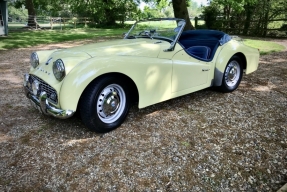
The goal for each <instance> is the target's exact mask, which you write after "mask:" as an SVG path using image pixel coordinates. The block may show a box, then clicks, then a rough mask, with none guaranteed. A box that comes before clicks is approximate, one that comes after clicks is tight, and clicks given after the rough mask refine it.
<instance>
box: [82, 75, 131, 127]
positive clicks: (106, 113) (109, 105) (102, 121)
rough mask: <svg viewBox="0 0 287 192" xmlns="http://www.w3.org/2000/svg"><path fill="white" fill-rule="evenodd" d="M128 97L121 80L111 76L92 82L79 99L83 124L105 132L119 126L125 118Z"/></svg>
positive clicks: (128, 103) (128, 105)
mask: <svg viewBox="0 0 287 192" xmlns="http://www.w3.org/2000/svg"><path fill="white" fill-rule="evenodd" d="M129 101H130V99H129V93H128V89H127V87H126V86H125V83H124V82H123V81H122V80H119V79H117V78H115V77H112V76H106V77H102V78H100V79H98V80H96V81H94V82H92V83H91V84H90V85H89V86H88V87H87V89H86V90H85V91H84V93H83V96H82V98H81V101H80V114H81V118H82V120H83V122H84V124H85V125H86V126H87V127H88V128H89V129H90V130H92V131H96V132H99V133H105V132H108V131H111V130H113V129H115V128H117V127H119V126H120V125H121V124H122V122H123V121H124V120H125V118H126V116H127V114H128V111H129V107H130V102H129Z"/></svg>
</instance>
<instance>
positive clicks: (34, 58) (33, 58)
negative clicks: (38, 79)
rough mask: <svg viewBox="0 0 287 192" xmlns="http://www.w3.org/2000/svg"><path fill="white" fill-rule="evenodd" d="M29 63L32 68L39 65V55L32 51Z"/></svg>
mask: <svg viewBox="0 0 287 192" xmlns="http://www.w3.org/2000/svg"><path fill="white" fill-rule="evenodd" d="M30 63H31V66H32V67H33V68H36V67H37V66H38V65H39V57H38V54H37V53H36V52H33V53H32V54H31V57H30Z"/></svg>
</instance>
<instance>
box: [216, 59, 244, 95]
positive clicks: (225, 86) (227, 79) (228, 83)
mask: <svg viewBox="0 0 287 192" xmlns="http://www.w3.org/2000/svg"><path fill="white" fill-rule="evenodd" d="M242 74H243V68H242V61H241V59H240V57H238V56H233V57H231V59H230V60H229V62H228V64H227V66H226V68H225V70H224V74H223V78H222V83H221V86H220V89H221V91H222V92H225V93H227V92H232V91H234V90H235V89H237V87H238V86H239V84H240V82H241V79H242Z"/></svg>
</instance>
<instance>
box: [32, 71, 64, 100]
mask: <svg viewBox="0 0 287 192" xmlns="http://www.w3.org/2000/svg"><path fill="white" fill-rule="evenodd" d="M35 80H37V81H38V82H39V83H40V92H43V91H45V92H46V93H47V97H48V99H49V101H51V102H53V103H54V104H57V103H58V95H57V92H56V90H55V89H54V88H53V87H51V86H50V85H49V84H48V83H46V82H45V81H43V80H42V79H40V78H39V77H37V76H34V75H30V76H29V83H30V85H32V83H33V81H35ZM28 88H29V89H30V91H32V88H31V87H29V86H28ZM38 94H40V93H38ZM52 94H54V98H51V95H52ZM38 96H39V95H38Z"/></svg>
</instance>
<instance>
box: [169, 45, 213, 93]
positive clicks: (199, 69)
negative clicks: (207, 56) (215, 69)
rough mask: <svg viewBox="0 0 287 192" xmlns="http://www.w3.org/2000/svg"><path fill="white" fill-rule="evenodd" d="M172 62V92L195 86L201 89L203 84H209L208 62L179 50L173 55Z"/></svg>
mask: <svg viewBox="0 0 287 192" xmlns="http://www.w3.org/2000/svg"><path fill="white" fill-rule="evenodd" d="M172 63H173V71H172V93H175V92H180V91H183V90H186V89H190V88H196V87H199V88H200V89H201V88H202V87H204V85H206V87H208V86H209V85H210V82H208V77H209V75H210V71H211V70H210V69H211V66H210V64H209V62H205V61H201V60H198V59H196V58H194V57H191V56H190V55H188V54H187V53H186V52H185V51H184V50H181V51H179V52H177V53H176V54H175V55H174V56H173V58H172Z"/></svg>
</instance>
